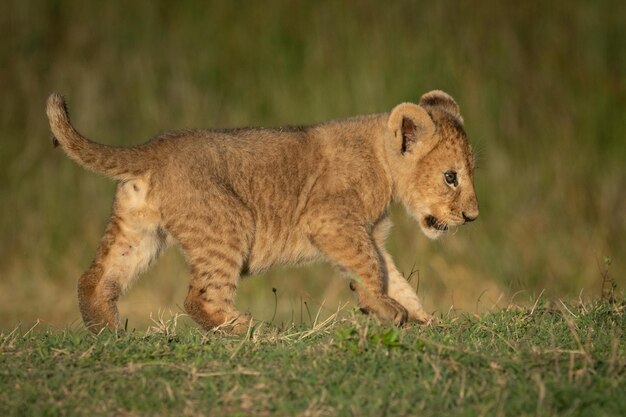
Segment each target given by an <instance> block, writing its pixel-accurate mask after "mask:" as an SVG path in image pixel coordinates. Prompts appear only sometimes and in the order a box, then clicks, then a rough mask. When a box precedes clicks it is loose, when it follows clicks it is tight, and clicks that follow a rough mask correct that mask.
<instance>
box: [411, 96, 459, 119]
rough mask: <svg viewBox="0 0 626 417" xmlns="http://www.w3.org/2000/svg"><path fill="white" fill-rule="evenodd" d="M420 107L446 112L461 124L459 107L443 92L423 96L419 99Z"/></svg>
mask: <svg viewBox="0 0 626 417" xmlns="http://www.w3.org/2000/svg"><path fill="white" fill-rule="evenodd" d="M420 106H422V107H425V108H431V109H440V110H444V111H447V112H448V113H450V114H451V115H453V116H454V117H456V118H457V119H458V120H459V121H460V122H461V124H463V116H461V109H460V108H459V105H458V104H456V101H454V99H453V98H452V96H451V95H450V94H448V93H446V92H444V91H441V90H433V91H429V92H428V93H426V94H424V95H423V96H422V98H420Z"/></svg>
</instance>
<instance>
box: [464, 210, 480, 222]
mask: <svg viewBox="0 0 626 417" xmlns="http://www.w3.org/2000/svg"><path fill="white" fill-rule="evenodd" d="M477 217H478V210H476V211H475V212H472V213H466V212H463V220H465V222H466V223H469V222H473V221H474V220H476V218H477Z"/></svg>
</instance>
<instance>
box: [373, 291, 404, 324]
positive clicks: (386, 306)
mask: <svg viewBox="0 0 626 417" xmlns="http://www.w3.org/2000/svg"><path fill="white" fill-rule="evenodd" d="M372 311H373V312H374V314H376V316H377V317H378V318H379V319H380V320H381V321H384V322H391V323H393V324H395V325H396V326H402V325H403V324H404V323H406V321H407V319H408V317H409V313H408V311H407V310H406V308H404V307H403V306H402V304H400V303H399V302H397V301H396V300H394V299H393V298H390V297H383V298H381V299H380V300H379V301H378V305H377V306H376V308H373V309H372Z"/></svg>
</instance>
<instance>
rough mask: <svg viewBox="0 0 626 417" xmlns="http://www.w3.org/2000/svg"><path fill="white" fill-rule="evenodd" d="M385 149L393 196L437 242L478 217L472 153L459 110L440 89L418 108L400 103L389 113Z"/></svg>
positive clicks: (424, 98)
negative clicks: (391, 178) (391, 179)
mask: <svg viewBox="0 0 626 417" xmlns="http://www.w3.org/2000/svg"><path fill="white" fill-rule="evenodd" d="M387 126H388V127H389V129H390V133H389V135H390V137H389V138H388V140H387V142H386V151H387V156H388V160H389V163H390V167H391V171H392V177H393V180H394V184H395V187H396V196H397V197H398V198H399V199H400V200H401V201H402V202H403V203H404V205H405V206H406V208H407V209H408V211H409V212H410V213H411V214H412V215H413V216H415V218H416V219H417V220H418V222H419V224H420V226H421V228H422V231H423V232H424V234H425V235H426V236H428V237H429V238H431V239H436V238H437V237H439V236H440V235H441V234H442V233H443V232H445V231H446V230H448V228H450V227H454V226H460V225H462V224H463V223H465V222H471V221H473V220H475V219H476V217H478V202H477V200H476V194H475V192H474V179H473V175H474V155H473V153H472V147H471V146H470V144H469V141H468V139H467V135H466V134H465V130H464V129H463V118H462V117H461V113H460V111H459V106H458V105H457V104H456V102H455V101H454V99H453V98H452V97H450V96H449V95H448V94H446V93H444V92H443V91H438V90H436V91H431V92H429V93H426V94H424V95H423V96H422V98H421V99H420V102H419V105H416V104H413V103H403V104H400V105H398V106H396V107H395V108H394V109H393V110H392V111H391V114H390V115H389V120H388V123H387Z"/></svg>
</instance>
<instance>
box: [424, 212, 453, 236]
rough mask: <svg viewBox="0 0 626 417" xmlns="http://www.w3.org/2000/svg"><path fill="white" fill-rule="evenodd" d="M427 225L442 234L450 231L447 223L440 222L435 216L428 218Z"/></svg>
mask: <svg viewBox="0 0 626 417" xmlns="http://www.w3.org/2000/svg"><path fill="white" fill-rule="evenodd" d="M425 220H426V225H428V227H430V228H432V229H437V230H440V231H442V232H445V231H446V230H448V225H447V224H446V223H445V222H442V221H439V219H437V218H436V217H435V216H426V219H425Z"/></svg>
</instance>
